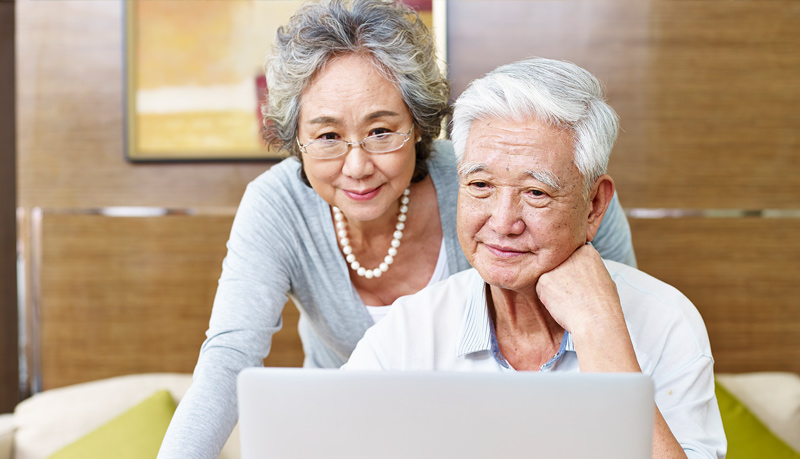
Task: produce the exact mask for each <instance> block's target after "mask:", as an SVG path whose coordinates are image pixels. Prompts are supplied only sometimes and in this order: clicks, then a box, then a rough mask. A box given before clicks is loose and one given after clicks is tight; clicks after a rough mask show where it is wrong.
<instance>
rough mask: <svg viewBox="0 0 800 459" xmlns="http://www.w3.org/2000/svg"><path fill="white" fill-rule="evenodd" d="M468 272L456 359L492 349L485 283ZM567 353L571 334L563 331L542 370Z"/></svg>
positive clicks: (477, 275) (570, 348)
mask: <svg viewBox="0 0 800 459" xmlns="http://www.w3.org/2000/svg"><path fill="white" fill-rule="evenodd" d="M470 271H471V272H472V276H471V277H472V278H471V279H470V282H469V284H468V291H467V298H466V302H465V303H466V304H465V311H464V320H463V322H462V324H461V334H460V338H459V344H458V347H457V349H456V351H457V354H458V357H463V356H465V355H467V354H472V353H474V352H481V351H492V349H493V346H492V343H493V341H494V340H493V335H494V333H493V331H494V330H493V328H492V321H491V318H490V317H489V308H488V305H487V304H486V282H484V281H483V279H482V278H481V276H480V275H479V274H478V272H477V271H476V270H475V269H474V268H473V269H471V270H470ZM567 351H573V352H574V351H575V346H574V344H573V342H572V334H571V333H570V332H568V331H565V332H564V337H563V339H562V340H561V346H560V348H559V350H558V354H556V355H555V357H553V359H551V360H550V361H549V362H547V363H546V364H545V365H544V366H543V367H542V369H543V370H547V369H550V368H551V367H552V366H553V364H555V362H556V361H558V360H559V359H560V358H561V356H562V355H563V354H564V352H567ZM498 352H499V350H498ZM499 357H500V358H499V359H498V361H499V362H500V363H501V365H502V362H504V361H505V358H504V357H502V355H501V356H499Z"/></svg>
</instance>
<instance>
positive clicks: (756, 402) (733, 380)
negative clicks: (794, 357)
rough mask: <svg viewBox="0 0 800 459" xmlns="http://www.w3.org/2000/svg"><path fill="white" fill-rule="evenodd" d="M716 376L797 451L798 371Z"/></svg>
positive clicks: (799, 447) (799, 413) (799, 422)
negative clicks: (796, 372)
mask: <svg viewBox="0 0 800 459" xmlns="http://www.w3.org/2000/svg"><path fill="white" fill-rule="evenodd" d="M716 379H717V381H718V382H719V383H720V384H722V385H723V386H724V387H725V388H726V389H728V391H729V392H730V393H731V394H733V395H734V396H735V397H736V398H738V399H739V400H740V401H741V402H742V403H743V404H744V405H745V406H747V408H749V409H750V411H752V412H753V414H754V415H756V416H757V417H758V418H759V419H760V420H761V421H762V422H763V423H764V425H765V426H767V427H768V428H769V429H770V430H771V431H772V432H773V433H774V434H775V435H777V436H778V437H780V438H781V439H782V440H783V441H785V442H786V443H787V444H788V445H789V446H791V447H792V448H794V449H795V450H796V451H800V375H797V374H795V373H788V372H755V373H742V374H717V375H716Z"/></svg>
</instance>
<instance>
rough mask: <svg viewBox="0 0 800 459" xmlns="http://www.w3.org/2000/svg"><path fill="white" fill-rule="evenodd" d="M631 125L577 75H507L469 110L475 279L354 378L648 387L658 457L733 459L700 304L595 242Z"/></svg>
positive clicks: (386, 336) (460, 134)
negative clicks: (499, 375)
mask: <svg viewBox="0 0 800 459" xmlns="http://www.w3.org/2000/svg"><path fill="white" fill-rule="evenodd" d="M617 129H618V126H617V117H616V114H615V113H614V111H613V110H612V109H611V107H609V106H608V105H607V104H606V103H605V102H604V101H603V94H602V90H601V87H600V84H599V83H598V81H597V80H596V79H595V78H594V77H593V76H592V75H591V74H590V73H588V72H587V71H585V70H584V69H581V68H580V67H577V66H575V65H573V64H570V63H566V62H561V61H553V60H548V59H530V60H525V61H521V62H517V63H514V64H510V65H506V66H502V67H500V68H498V69H496V70H495V71H493V72H491V73H489V74H487V75H486V76H484V77H483V78H481V79H479V80H476V81H474V82H473V83H472V84H471V85H470V86H469V88H468V89H467V90H466V91H465V92H464V93H463V94H462V95H461V97H459V99H458V101H457V102H456V106H455V114H454V116H453V134H452V136H453V140H454V145H455V150H456V154H457V156H458V160H459V180H460V190H459V198H458V232H459V242H460V244H461V247H462V249H463V250H464V253H465V254H466V256H467V259H468V260H469V262H470V264H471V265H472V266H473V268H474V269H472V270H468V271H465V272H463V273H460V274H456V275H454V276H452V277H451V278H450V279H448V280H446V281H443V282H440V283H438V284H435V285H433V286H430V287H428V288H427V289H424V290H423V291H421V292H419V293H418V294H415V295H412V296H408V297H404V298H400V299H399V300H397V302H396V303H395V305H394V306H393V308H392V311H391V312H390V313H389V315H388V316H387V317H386V318H385V319H384V320H383V321H381V322H379V323H378V324H376V325H375V326H374V327H373V328H372V329H370V330H369V331H368V332H367V334H366V335H365V336H364V339H363V340H362V341H361V342H360V343H359V345H358V346H357V348H356V350H355V351H354V352H353V354H352V356H351V359H350V361H349V362H348V363H347V365H346V366H345V368H346V369H387V370H388V369H391V370H456V371H514V370H517V371H559V372H578V371H582V372H643V373H645V374H647V375H648V376H650V377H651V378H652V380H653V382H654V385H655V392H656V395H655V404H656V410H655V412H656V419H655V424H654V436H653V457H659V458H660V457H692V458H722V457H724V455H725V448H726V441H725V434H724V432H723V429H722V421H721V419H720V415H719V409H718V406H717V401H716V397H715V395H714V373H713V359H712V356H711V349H710V346H709V342H708V336H707V333H706V330H705V326H704V324H703V320H702V318H701V317H700V315H699V314H698V312H697V310H696V309H695V307H694V306H693V305H692V303H691V302H690V301H689V300H688V299H687V298H686V297H685V296H683V295H682V294H681V293H680V292H678V291H677V290H675V289H674V288H672V287H670V286H669V285H667V284H665V283H663V282H660V281H658V280H657V279H654V278H653V277H650V276H648V275H646V274H644V273H643V272H641V271H638V270H636V269H634V268H630V267H627V266H625V265H622V264H619V263H615V262H612V261H604V260H603V259H601V258H600V255H599V254H598V253H597V251H596V250H595V249H594V248H593V247H592V246H591V244H590V242H591V241H592V239H593V238H594V236H595V233H596V232H597V228H598V226H599V225H600V221H601V220H602V218H603V214H604V213H605V211H606V208H607V206H608V204H609V201H610V200H611V197H612V196H613V194H614V182H613V180H612V179H611V177H609V176H608V175H606V174H605V171H606V166H607V164H608V158H609V155H610V153H611V148H612V146H613V144H614V141H615V140H616V136H617Z"/></svg>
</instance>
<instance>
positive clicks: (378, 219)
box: [159, 0, 634, 458]
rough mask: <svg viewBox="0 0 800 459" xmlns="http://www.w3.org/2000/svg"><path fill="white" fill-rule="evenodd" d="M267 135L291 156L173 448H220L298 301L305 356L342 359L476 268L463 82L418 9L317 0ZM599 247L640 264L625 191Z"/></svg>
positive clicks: (287, 66) (246, 214)
mask: <svg viewBox="0 0 800 459" xmlns="http://www.w3.org/2000/svg"><path fill="white" fill-rule="evenodd" d="M267 82H268V88H269V106H268V107H267V108H266V109H265V113H266V117H265V119H266V122H265V129H266V136H267V139H268V140H270V141H271V142H273V143H275V144H277V145H279V146H280V147H281V148H282V149H284V150H286V151H287V152H288V153H290V154H291V155H292V156H293V158H290V159H287V160H285V161H283V162H281V163H280V164H277V165H275V166H274V167H272V168H271V169H269V171H267V172H265V173H264V174H263V175H261V176H260V177H258V178H257V179H256V180H254V181H253V182H252V183H251V184H250V185H249V186H248V187H247V190H246V192H245V194H244V197H243V198H242V202H241V205H240V207H239V210H238V212H237V215H236V219H235V221H234V224H233V228H232V231H231V236H230V240H229V241H228V255H227V257H226V258H225V261H224V264H223V272H222V276H221V278H220V281H219V287H218V290H217V296H216V299H215V301H214V309H213V312H212V315H211V321H210V326H209V329H208V332H207V339H206V341H205V343H204V344H203V346H202V349H201V351H200V357H199V360H198V363H197V367H196V369H195V372H194V382H193V384H192V387H191V388H190V389H189V391H188V393H187V394H186V396H185V398H184V399H183V400H182V402H181V404H180V406H179V408H178V410H177V412H176V414H175V417H174V418H173V421H172V424H171V425H170V427H169V430H168V432H167V436H166V438H165V440H164V443H163V445H162V449H161V452H160V454H159V457H161V458H166V457H192V458H215V457H217V455H218V454H219V452H220V450H221V448H222V446H223V444H224V443H225V440H226V439H227V438H228V436H229V434H230V432H231V430H232V429H233V427H234V425H235V424H236V421H237V413H236V392H235V383H236V376H237V374H238V372H239V371H240V370H241V369H242V368H245V367H248V366H259V365H261V364H262V361H263V359H264V358H265V357H266V356H267V354H268V353H269V351H270V339H271V337H272V334H273V333H275V332H276V331H278V330H279V329H280V328H281V310H282V308H283V306H284V304H285V302H286V296H287V295H289V296H290V297H291V298H292V299H293V300H294V303H295V305H297V307H298V308H299V309H300V314H301V318H300V325H299V332H300V336H301V338H302V340H303V348H304V351H305V363H304V364H305V366H308V367H339V366H341V365H342V364H344V363H345V362H346V361H347V359H348V357H349V356H350V353H351V352H352V350H353V349H354V348H355V345H356V343H357V342H358V340H359V339H360V338H361V337H362V336H363V335H364V332H365V331H366V330H367V329H368V328H369V327H370V326H372V325H373V324H374V323H375V322H376V321H377V320H379V319H380V318H381V317H382V316H383V315H384V314H385V312H386V311H387V309H388V306H387V305H390V304H392V302H394V300H396V299H397V298H399V297H400V296H403V295H408V294H412V293H415V292H417V291H419V290H421V289H422V288H424V287H425V286H427V285H430V284H433V283H435V282H437V281H440V280H443V279H446V278H447V277H449V276H450V275H451V274H455V273H457V272H460V271H462V270H465V269H467V268H468V267H469V264H468V263H467V260H466V258H465V257H464V255H463V253H462V251H461V248H460V247H459V244H458V238H457V235H456V196H457V192H458V174H457V171H456V165H455V159H454V156H453V151H452V146H451V145H450V143H449V142H446V141H434V139H435V138H437V137H439V135H440V132H441V128H442V122H443V119H444V118H445V117H446V116H447V115H448V114H449V112H450V107H449V105H448V99H449V97H450V90H449V85H448V83H447V81H446V79H445V78H444V76H442V75H441V73H440V71H439V69H438V67H437V63H436V59H435V52H434V45H433V41H432V38H431V36H430V33H429V32H428V30H427V29H426V27H425V26H424V25H423V24H422V22H421V21H420V20H419V18H418V17H417V15H416V14H415V13H414V12H413V11H412V10H410V9H408V8H406V7H403V6H402V5H398V4H395V3H394V2H384V1H375V0H356V1H354V2H352V4H346V3H344V2H341V1H329V2H325V3H318V4H310V5H307V6H305V7H304V8H302V9H301V10H299V11H298V12H297V13H296V14H295V16H294V17H293V18H292V19H291V21H290V22H289V24H288V25H287V26H285V27H282V28H281V29H280V30H279V31H278V34H277V39H276V45H275V48H274V50H273V52H272V55H271V56H270V57H269V58H268V61H267ZM595 246H596V247H597V248H598V250H599V251H600V253H602V254H603V255H604V256H606V257H608V258H611V259H614V260H618V261H622V262H627V263H629V264H633V263H634V257H633V250H632V248H631V243H630V230H629V229H628V225H627V221H626V220H625V216H624V214H623V213H622V210H621V208H620V207H619V204H618V203H617V202H616V200H615V201H614V202H613V203H612V206H611V210H610V211H609V214H608V215H607V216H606V219H605V221H604V222H603V225H602V226H601V228H600V231H599V235H598V238H596V239H595Z"/></svg>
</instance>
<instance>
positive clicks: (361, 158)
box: [342, 143, 375, 180]
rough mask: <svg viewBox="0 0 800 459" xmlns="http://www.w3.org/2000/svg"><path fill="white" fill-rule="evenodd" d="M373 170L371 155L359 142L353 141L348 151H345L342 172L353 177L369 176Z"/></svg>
mask: <svg viewBox="0 0 800 459" xmlns="http://www.w3.org/2000/svg"><path fill="white" fill-rule="evenodd" d="M374 171H375V166H374V164H373V163H372V155H370V154H369V153H368V152H367V151H366V150H364V149H363V148H362V147H361V144H359V143H354V144H352V145H351V146H350V151H348V152H347V153H345V157H344V165H342V173H343V174H345V175H347V176H348V177H351V178H353V179H356V180H358V179H361V178H364V177H369V176H370V175H372V173H373V172H374Z"/></svg>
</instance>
